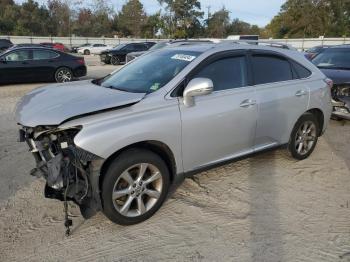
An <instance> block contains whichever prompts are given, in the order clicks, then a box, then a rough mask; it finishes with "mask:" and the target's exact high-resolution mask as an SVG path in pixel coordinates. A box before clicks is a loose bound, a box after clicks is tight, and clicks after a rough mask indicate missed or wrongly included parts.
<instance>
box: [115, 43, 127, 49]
mask: <svg viewBox="0 0 350 262" xmlns="http://www.w3.org/2000/svg"><path fill="white" fill-rule="evenodd" d="M124 46H126V44H120V45H116V46H115V47H113V49H114V50H120V49H122V48H123V47H124Z"/></svg>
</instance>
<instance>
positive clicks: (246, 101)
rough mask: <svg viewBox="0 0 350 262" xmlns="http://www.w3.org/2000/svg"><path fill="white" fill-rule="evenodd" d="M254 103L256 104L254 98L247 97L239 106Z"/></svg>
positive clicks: (247, 105)
mask: <svg viewBox="0 0 350 262" xmlns="http://www.w3.org/2000/svg"><path fill="white" fill-rule="evenodd" d="M254 105H256V101H255V100H251V99H247V100H244V101H243V102H242V103H241V104H240V105H239V106H240V107H243V108H247V107H250V106H254Z"/></svg>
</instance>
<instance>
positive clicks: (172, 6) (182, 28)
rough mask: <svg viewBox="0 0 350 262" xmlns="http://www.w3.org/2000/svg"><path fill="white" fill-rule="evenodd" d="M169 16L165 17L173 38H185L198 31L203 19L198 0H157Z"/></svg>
mask: <svg viewBox="0 0 350 262" xmlns="http://www.w3.org/2000/svg"><path fill="white" fill-rule="evenodd" d="M158 2H159V3H160V4H161V5H163V4H165V8H166V10H167V11H168V12H169V14H168V15H167V16H166V21H167V22H168V27H169V30H168V31H169V32H170V35H171V36H172V37H174V38H187V37H191V36H194V35H195V32H196V31H198V25H199V24H201V23H200V21H199V20H200V19H201V18H202V17H203V14H204V13H203V12H202V11H201V3H200V2H199V1H198V0H158Z"/></svg>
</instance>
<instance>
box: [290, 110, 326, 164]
mask: <svg viewBox="0 0 350 262" xmlns="http://www.w3.org/2000/svg"><path fill="white" fill-rule="evenodd" d="M319 134H320V129H319V123H318V121H317V118H316V117H315V115H313V114H311V113H305V114H303V115H302V116H301V117H300V118H299V120H298V121H297V123H296V124H295V126H294V128H293V131H292V134H291V137H290V140H289V144H288V150H289V152H290V153H291V155H292V157H293V158H295V159H297V160H304V159H306V158H308V157H309V156H310V155H311V154H312V152H313V151H314V150H315V147H316V144H317V141H318V136H319Z"/></svg>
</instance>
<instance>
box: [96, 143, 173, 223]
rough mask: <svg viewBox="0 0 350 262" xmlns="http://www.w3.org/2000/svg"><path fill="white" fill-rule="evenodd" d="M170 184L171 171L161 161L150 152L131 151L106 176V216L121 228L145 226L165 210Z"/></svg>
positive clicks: (111, 167) (103, 191) (103, 184)
mask: <svg viewBox="0 0 350 262" xmlns="http://www.w3.org/2000/svg"><path fill="white" fill-rule="evenodd" d="M169 184H170V179H169V170H168V168H167V165H166V164H165V163H164V161H163V160H162V158H161V157H159V156H158V155H156V154H154V153H153V152H151V151H148V150H143V149H130V150H127V151H125V152H124V153H122V154H121V155H119V156H118V157H117V158H116V159H115V161H114V162H113V163H112V164H111V165H110V166H109V168H108V170H107V171H106V173H105V176H104V179H103V182H102V194H101V195H102V204H103V213H104V214H105V215H106V216H107V217H108V218H109V219H110V220H111V221H112V222H114V223H117V224H120V225H133V224H137V223H140V222H143V221H145V220H147V219H148V218H150V217H151V216H152V215H153V214H154V213H155V212H156V211H157V210H158V209H159V208H160V207H161V205H162V204H163V202H164V201H165V199H166V196H167V194H168V190H169Z"/></svg>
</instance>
